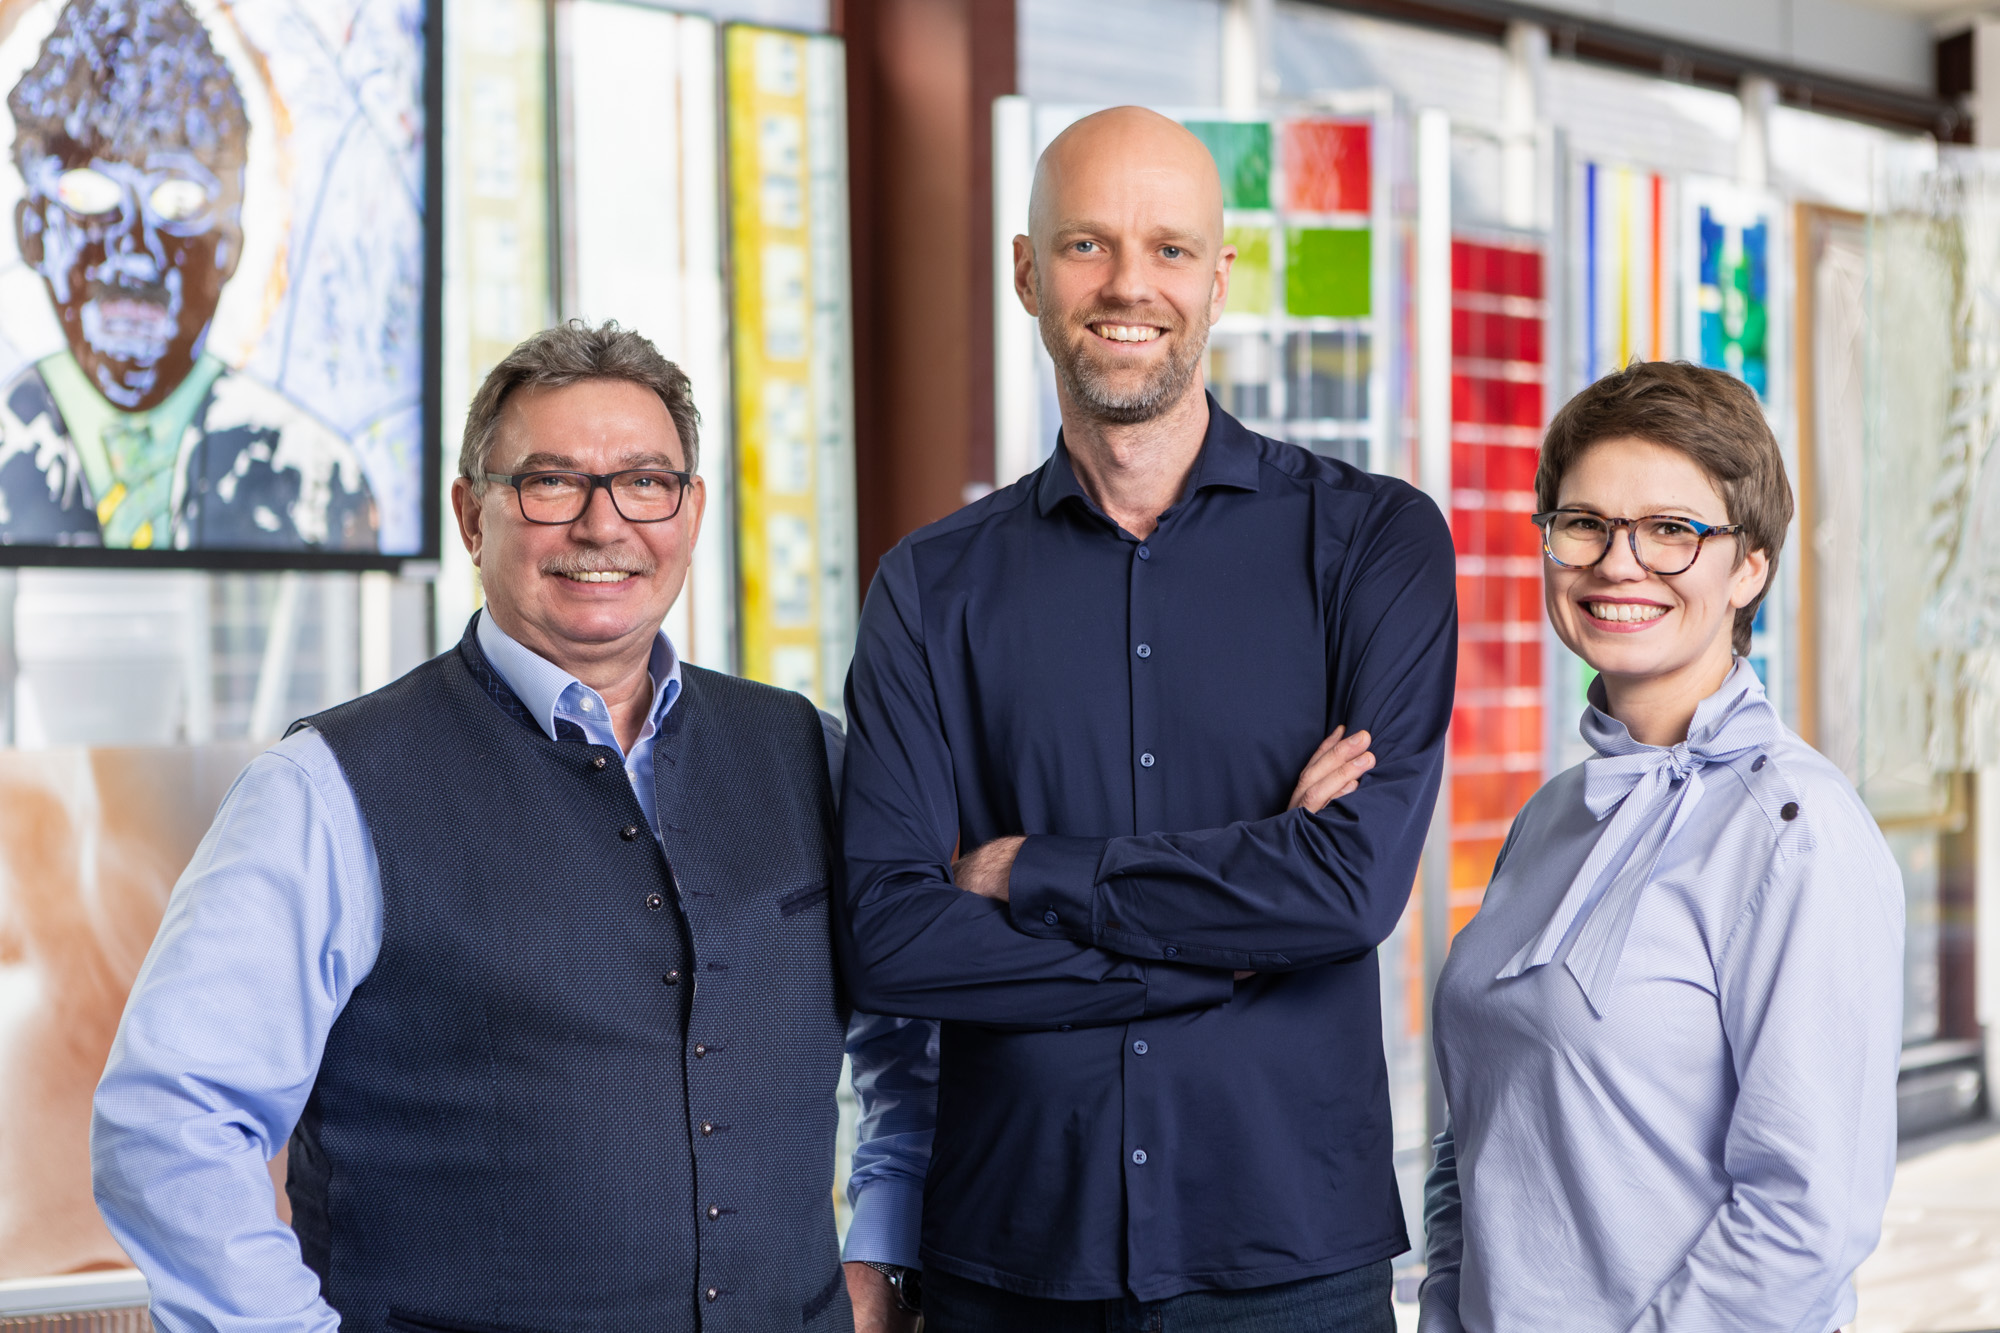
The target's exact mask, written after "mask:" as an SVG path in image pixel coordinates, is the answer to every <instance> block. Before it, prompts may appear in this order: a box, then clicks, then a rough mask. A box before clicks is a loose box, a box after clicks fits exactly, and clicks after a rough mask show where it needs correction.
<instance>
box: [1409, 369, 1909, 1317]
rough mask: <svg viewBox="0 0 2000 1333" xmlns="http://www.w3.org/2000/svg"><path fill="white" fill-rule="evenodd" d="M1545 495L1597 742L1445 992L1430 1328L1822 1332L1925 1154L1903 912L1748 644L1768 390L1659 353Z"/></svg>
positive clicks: (1784, 511) (1583, 428)
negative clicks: (1904, 1053) (1911, 1095)
mask: <svg viewBox="0 0 2000 1333" xmlns="http://www.w3.org/2000/svg"><path fill="white" fill-rule="evenodd" d="M1535 489H1536V498H1537V502H1538V506H1539V508H1540V509H1541V511H1542V512H1540V513H1537V514H1536V515H1535V516H1534V520H1535V522H1536V523H1537V524H1538V525H1539V526H1540V527H1541V530H1542V537H1543V544H1542V549H1543V553H1544V555H1545V556H1546V557H1547V559H1546V562H1545V565H1544V569H1543V575H1544V581H1543V587H1544V600H1545V604H1546V606H1547V609H1548V615H1549V620H1550V622H1551V624H1552V625H1553V626H1554V627H1555V631H1556V634H1557V635H1558V636H1559V637H1560V638H1561V639H1562V641H1563V642H1564V643H1565V644H1566V645H1568V646H1569V648H1570V649H1571V650H1572V651H1574V652H1575V653H1576V654H1577V655H1578V656H1580V657H1582V658H1583V659H1584V661H1586V662H1588V663H1589V664H1590V665H1591V666H1592V667H1594V668H1596V669H1597V672H1598V679H1597V681H1596V683H1595V684H1593V685H1592V687H1591V695H1590V707H1589V708H1588V709H1587V710H1586V711H1585V714H1584V718H1583V723H1582V731H1583V736H1584V739H1585V740H1586V741H1588V742H1589V743H1590V745H1591V747H1592V749H1593V750H1594V751H1595V757H1593V758H1591V759H1590V760H1588V761H1586V762H1585V763H1583V764H1581V765H1579V766H1578V767H1576V768H1573V769H1571V770H1569V771H1568V772H1566V773H1563V774H1561V775H1559V776H1557V777H1556V778H1555V779H1554V780H1552V781H1551V782H1549V783H1548V784H1547V785H1546V786H1544V787H1543V788H1542V789H1541V791H1539V792H1537V793H1536V794H1535V796H1534V798H1533V799H1532V800H1530V801H1529V802H1528V805H1527V807H1526V808H1525V809H1523V810H1522V812H1521V814H1520V816H1519V817H1518V818H1517V819H1516V820H1515V821H1514V827H1513V829H1512V831H1511V832H1510V833H1509V834H1508V838H1507V843H1506V846H1505V847H1504V848H1503V849H1502V851H1501V854H1500V860H1499V863H1498V864H1497V865H1496V866H1495V867H1494V873H1493V880H1492V883H1491V885H1490V886H1489V887H1488V889H1487V890H1486V896H1485V900H1484V902H1483V904H1482V905H1481V907H1480V910H1479V915H1478V916H1477V917H1475V918H1474V919H1473V921H1472V923H1471V924H1470V925H1468V926H1467V927H1466V928H1465V930H1463V931H1462V932H1461V933H1460V934H1459V935H1458V937H1457V938H1456V939H1455V940H1454V942H1453V944H1452V950H1451V954H1450V957H1449V959H1448V960H1447V962H1446V964H1445V967H1444V970H1443V972H1442V974H1441V975H1440V977H1439V979H1438V986H1437V1000H1436V1023H1435V1041H1436V1047H1437V1057H1438V1067H1439V1070H1440V1072H1441V1075H1442V1078H1443V1083H1444V1088H1445V1099H1446V1102H1447V1105H1448V1107H1449V1110H1450V1119H1449V1125H1448V1128H1447V1129H1446V1130H1445V1132H1444V1133H1443V1134H1441V1135H1439V1136H1438V1140H1437V1143H1436V1149H1437V1153H1436V1165H1435V1167H1434V1168H1433V1170H1432V1173H1431V1177H1430V1181H1429V1183H1428V1186H1427V1188H1426V1200H1425V1217H1426V1222H1427V1224H1428V1225H1427V1230H1428V1233H1429V1234H1428V1250H1429V1258H1430V1270H1429V1276H1428V1278H1427V1279H1426V1281H1425V1286H1424V1294H1423V1306H1424V1313H1423V1324H1422V1327H1423V1328H1424V1330H1425V1333H1456V1331H1457V1330H1461V1329H1464V1330H1469V1331H1470V1333H1510V1331H1511V1330H1535V1331H1536V1333H1544V1331H1545V1330H1554V1329H1577V1330H1583V1329H1597V1328H1635V1327H1637V1328H1654V1327H1716V1328H1731V1329H1743V1330H1753V1329H1769V1330H1773V1333H1775V1331H1776V1330H1779V1329H1785V1330H1801V1329H1803V1330H1810V1331H1811V1333H1826V1331H1827V1330H1830V1329H1834V1328H1837V1327H1839V1326H1840V1325H1841V1324H1843V1323H1844V1322H1845V1321H1846V1320H1847V1319H1849V1318H1850V1317H1851V1316H1852V1315H1853V1313H1854V1295H1853V1290H1852V1286H1851V1283H1850V1278H1851V1276H1852V1274H1853V1272H1854V1270H1855V1268H1856V1267H1857V1266H1859V1264H1860V1262H1861V1260H1862V1259H1863V1258H1865V1257H1866V1256H1867V1254H1868V1252H1869V1251H1870V1250H1871V1249H1873V1248H1874V1245H1875V1241H1876V1238H1877V1235H1878V1233H1879V1227H1880V1219H1881V1211H1882V1205H1883V1203H1884V1202H1885V1200H1886V1198H1887V1194H1888V1186H1889V1180H1890V1177H1891V1175H1892V1174H1893V1171H1894V1167H1895V1081H1896V1068H1897V1059H1898V1055H1899V1053H1900V1038H1901V1015H1900V1007H1901V1006H1900V994H1901V991H1900V964H1901V948H1902V944H1901V937H1902V920H1903V913H1902V903H1901V885H1900V882H1899V879H1898V876H1897V871H1896V867H1895V863H1894V861H1893V859H1892V858H1891V856H1890V854H1889V851H1888V848H1887V846H1886V845H1885V844H1884V842H1883V839H1882V835H1881V833H1880V832H1879V831H1878V830H1877V829H1876V827H1875V824H1874V821H1873V820H1872V819H1870V818H1869V816H1868V813H1867V811H1866V810H1865V809H1864V808H1863V806H1862V805H1861V802H1860V799H1859V798H1858V797H1857V796H1856V795H1855V793H1854V789H1853V787H1852V786H1851V785H1849V783H1848V782H1847V779H1846V778H1845V777H1843V776H1842V775H1841V773H1840V772H1839V770H1837V769H1836V768H1834V767H1833V765H1831V764H1830V763H1828V762H1827V761H1826V760H1825V759H1823V758H1822V757H1821V756H1820V755H1818V754H1817V753H1816V752H1814V751H1813V750H1812V749H1811V748H1810V747H1808V746H1807V745H1805V743H1804V742H1802V741H1800V740H1799V738H1798V737H1797V736H1795V735H1793V734H1792V733H1791V732H1790V731H1789V730H1788V729H1787V728H1786V727H1785V725H1784V724H1783V723H1782V722H1781V721H1780V720H1779V719H1778V715H1777V713H1776V712H1775V710H1773V709H1772V707H1771V704H1770V701H1769V700H1768V699H1766V698H1765V696H1764V689H1763V685H1762V683H1761V682H1760V681H1759V680H1758V679H1757V676H1756V674H1755V672H1754V671H1752V670H1751V667H1750V665H1749V663H1748V662H1746V661H1745V660H1744V659H1743V658H1742V657H1741V656H1739V654H1741V653H1742V652H1743V651H1744V650H1745V649H1746V648H1747V647H1748V645H1749V633H1750V622H1751V619H1752V617H1753V616H1754V615H1755V614H1756V608H1757V604H1758V602H1759V601H1760V600H1761V599H1762V597H1763V596H1764V591H1765V589H1766V588H1767V587H1768V586H1769V583H1770V578H1771V574H1772V571H1773V569H1774V568H1775V565H1776V562H1777V557H1778V551H1779V547H1780V546H1781V544H1782V543H1783V541H1784V534H1785V528H1786V525H1787V524H1788V523H1789V522H1790V520H1791V513H1792V495H1791V488H1790V486H1789V485H1788V483H1787V482H1786V480H1785V471H1784V464H1783V461H1782V459H1781V457H1780V455H1779V453H1778V446H1777V442H1776V440H1775V439H1773V437H1772V435H1771V431H1770V427H1769V426H1768V425H1767V424H1766V422H1765V420H1764V415H1763V411H1762V409H1761V408H1760V407H1759V406H1758V404H1757V400H1756V398H1755V396H1754V395H1753V394H1752V393H1751V392H1750V390H1749V389H1748V388H1747V387H1746V386H1744V385H1743V384H1742V383H1741V382H1739V381H1737V380H1734V379H1731V378H1729V377H1728V376H1726V375H1724V374H1722V373H1720V372H1718V371H1712V370H1704V369H1700V368H1697V367H1694V366H1689V365H1685V364H1664V363H1651V364H1647V363H1635V364H1633V365H1632V366H1629V367H1628V368H1626V369H1625V370H1622V371H1618V372H1616V373H1615V374H1612V375H1608V376H1606V377H1605V378H1604V379H1602V380H1600V381H1598V382H1597V383H1596V384H1594V385H1592V386H1591V387H1590V388H1588V389H1586V390H1585V391H1584V392H1583V393H1581V394H1579V395H1577V397H1576V398H1574V399H1572V400H1571V401H1570V403H1569V404H1568V405H1566V406H1565V407H1564V408H1563V409H1562V411H1560V412H1559V413H1557V414H1556V418H1555V420H1554V422H1553V423H1551V425H1550V426H1549V430H1548V435H1547V437H1546V439H1545V441H1544V444H1543V447H1542V454H1541V461H1540V467H1539V470H1538V472H1537V474H1536V478H1535ZM1829 1033H1838V1034H1839V1040H1837V1041H1829V1040H1827V1034H1829Z"/></svg>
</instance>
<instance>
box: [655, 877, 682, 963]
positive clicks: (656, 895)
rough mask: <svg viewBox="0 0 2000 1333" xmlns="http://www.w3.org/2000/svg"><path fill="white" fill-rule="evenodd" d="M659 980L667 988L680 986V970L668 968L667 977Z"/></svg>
mask: <svg viewBox="0 0 2000 1333" xmlns="http://www.w3.org/2000/svg"><path fill="white" fill-rule="evenodd" d="M654 896H655V897H658V896H659V895H658V894H655V895H654ZM660 980H662V981H664V982H666V983H667V984H668V985H669V986H678V985H680V984H681V970H680V969H679V968H678V967H676V968H670V969H668V971H667V975H665V976H664V977H661V978H660Z"/></svg>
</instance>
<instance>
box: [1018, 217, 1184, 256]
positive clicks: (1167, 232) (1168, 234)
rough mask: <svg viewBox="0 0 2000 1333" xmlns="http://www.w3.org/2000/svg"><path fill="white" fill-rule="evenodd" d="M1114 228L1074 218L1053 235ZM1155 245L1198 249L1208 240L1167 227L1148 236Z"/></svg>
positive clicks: (1097, 231) (1059, 227) (1098, 231)
mask: <svg viewBox="0 0 2000 1333" xmlns="http://www.w3.org/2000/svg"><path fill="white" fill-rule="evenodd" d="M1114 230H1116V228H1114V227H1112V226H1111V225H1110V224H1108V223H1103V222H1093V221H1091V220H1090V219H1088V218H1075V219H1071V220H1069V221H1065V222H1058V223H1057V224H1056V226H1055V232H1054V234H1055V235H1056V236H1057V237H1058V238H1061V237H1065V236H1074V235H1076V234H1078V233H1092V234H1099V235H1101V234H1103V233H1106V232H1110V231H1114ZM1148 239H1150V240H1151V241H1152V242H1153V243H1154V244H1155V245H1178V246H1180V247H1181V249H1183V250H1193V249H1198V248H1199V247H1200V246H1201V245H1202V244H1203V243H1204V242H1205V241H1206V240H1207V239H1208V238H1207V237H1206V236H1204V235H1203V234H1202V233H1201V232H1198V231H1188V230H1186V229H1184V228H1180V227H1169V228H1165V229H1163V230H1158V231H1154V232H1151V233H1149V234H1148Z"/></svg>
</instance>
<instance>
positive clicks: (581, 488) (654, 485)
mask: <svg viewBox="0 0 2000 1333" xmlns="http://www.w3.org/2000/svg"><path fill="white" fill-rule="evenodd" d="M486 480H488V481H502V482H505V483H507V484H508V485H509V486H512V487H513V488H514V494H515V495H517V496H519V497H520V500H521V517H522V518H525V519H527V520H528V522H530V523H547V524H550V525H560V524H563V523H574V522H576V521H577V520H578V519H580V518H582V517H583V511H584V510H586V509H588V508H589V507H590V497H591V496H593V495H595V494H596V493H597V488H598V487H600V486H602V487H603V488H604V489H605V490H607V491H609V492H611V507H612V508H614V509H616V510H617V511H618V516H619V517H620V518H622V519H624V520H625V521H626V522H627V523H664V522H666V521H667V520H668V519H670V518H672V517H673V516H674V515H675V514H678V513H680V512H681V501H682V500H684V499H686V498H687V492H688V487H689V486H690V485H692V484H693V482H694V473H692V472H678V471H675V470H673V469H671V468H658V467H635V468H627V469H626V470H625V471H623V472H515V473H505V472H488V473H487V474H486Z"/></svg>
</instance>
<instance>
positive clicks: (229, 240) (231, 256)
mask: <svg viewBox="0 0 2000 1333" xmlns="http://www.w3.org/2000/svg"><path fill="white" fill-rule="evenodd" d="M215 230H216V232H217V234H218V235H219V236H220V237H221V239H220V240H218V241H216V243H215V278H216V284H217V285H218V286H220V285H221V284H222V283H225V282H228V281H229V280H230V279H231V278H233V277H235V276H236V266H237V265H238V264H239V263H241V262H242V261H243V228H242V227H240V226H238V225H236V224H235V223H233V222H231V223H226V224H224V225H223V226H220V227H217V228H216V229H215Z"/></svg>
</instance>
